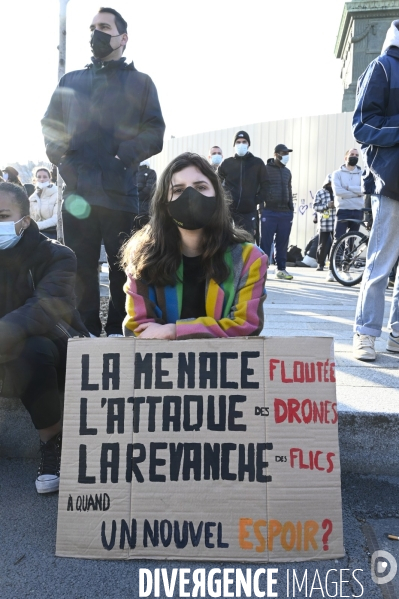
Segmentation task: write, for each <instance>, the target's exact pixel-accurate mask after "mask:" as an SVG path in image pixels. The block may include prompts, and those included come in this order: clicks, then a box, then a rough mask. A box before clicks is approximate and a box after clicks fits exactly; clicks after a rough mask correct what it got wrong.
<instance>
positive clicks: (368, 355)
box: [353, 333, 399, 362]
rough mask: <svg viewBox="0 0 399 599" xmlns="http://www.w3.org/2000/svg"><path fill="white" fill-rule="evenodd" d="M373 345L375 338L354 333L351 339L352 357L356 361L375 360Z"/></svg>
mask: <svg viewBox="0 0 399 599" xmlns="http://www.w3.org/2000/svg"><path fill="white" fill-rule="evenodd" d="M374 343H375V337H373V336H372V335H359V333H355V335H354V337H353V357H354V358H356V360H363V361H365V362H372V361H373V360H375V349H374ZM398 351H399V350H398Z"/></svg>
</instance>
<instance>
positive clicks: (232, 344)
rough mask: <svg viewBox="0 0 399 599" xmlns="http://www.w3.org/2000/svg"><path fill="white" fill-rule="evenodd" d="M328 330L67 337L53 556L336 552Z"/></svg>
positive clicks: (259, 557)
mask: <svg viewBox="0 0 399 599" xmlns="http://www.w3.org/2000/svg"><path fill="white" fill-rule="evenodd" d="M337 420H338V416H337V407H336V398H335V364H334V356H333V341H332V339H330V338H314V337H312V338H306V337H290V338H280V337H277V338H276V337H273V338H261V337H258V338H245V339H243V338H240V339H216V340H215V339H212V340H208V339H203V340H201V339H199V340H198V339H196V340H189V341H155V340H140V339H133V338H126V339H121V338H119V339H98V340H95V341H94V340H92V339H90V340H89V339H76V340H75V339H74V340H72V341H70V344H69V349H68V365H67V383H66V397H65V414H64V437H63V453H62V465H61V485H60V496H59V513H58V531H57V549H56V553H57V555H59V556H68V557H85V558H96V559H138V558H141V559H142V558H144V559H145V558H148V559H192V560H201V561H203V560H212V561H214V560H216V561H235V560H236V561H250V562H267V561H270V562H283V561H284V562H285V561H299V560H310V559H323V558H324V559H331V558H338V557H342V556H343V553H344V550H343V535H342V512H341V489H340V464H339V449H338V426H337Z"/></svg>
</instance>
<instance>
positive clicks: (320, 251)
mask: <svg viewBox="0 0 399 599" xmlns="http://www.w3.org/2000/svg"><path fill="white" fill-rule="evenodd" d="M332 236H333V232H332V231H319V245H318V246H317V255H316V258H317V264H318V265H319V266H323V267H324V266H325V263H326V258H327V256H328V253H329V251H330V248H331V244H332Z"/></svg>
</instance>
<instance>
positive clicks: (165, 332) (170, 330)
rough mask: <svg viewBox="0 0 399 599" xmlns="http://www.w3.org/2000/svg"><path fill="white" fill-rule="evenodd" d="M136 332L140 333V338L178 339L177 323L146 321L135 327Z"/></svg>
mask: <svg viewBox="0 0 399 599" xmlns="http://www.w3.org/2000/svg"><path fill="white" fill-rule="evenodd" d="M135 333H140V335H139V339H176V325H175V324H157V323H156V322H144V323H143V324H140V325H139V326H138V327H137V329H135Z"/></svg>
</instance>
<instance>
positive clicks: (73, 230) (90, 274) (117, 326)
mask: <svg viewBox="0 0 399 599" xmlns="http://www.w3.org/2000/svg"><path fill="white" fill-rule="evenodd" d="M90 208H91V210H90V214H89V215H88V216H87V217H85V218H77V217H75V216H73V215H72V214H70V213H69V212H67V211H66V210H65V208H63V213H62V220H63V224H64V238H65V244H66V245H67V246H69V247H70V248H71V249H72V250H73V251H74V252H75V254H76V257H77V260H78V268H77V275H76V296H77V301H78V304H77V308H78V310H79V312H80V315H81V317H82V320H83V322H84V324H85V325H86V327H87V329H88V330H89V331H90V333H92V334H93V335H96V336H97V337H98V336H99V335H100V333H101V329H102V327H101V321H100V286H99V281H98V260H99V258H100V252H101V241H103V242H104V247H105V251H106V253H107V258H108V266H109V309H108V319H107V324H106V325H105V332H106V333H107V335H111V334H115V333H117V334H122V321H123V319H124V317H125V315H126V311H125V301H126V299H125V297H126V296H125V293H124V291H123V285H124V284H125V282H126V275H125V273H124V272H123V270H122V269H121V268H120V266H119V255H118V254H119V250H120V248H121V245H122V244H123V243H124V242H125V241H126V240H127V239H128V238H129V237H130V235H131V233H132V230H133V227H134V218H135V216H136V214H133V213H131V212H122V211H120V210H110V209H109V208H102V207H101V206H90Z"/></svg>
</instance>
